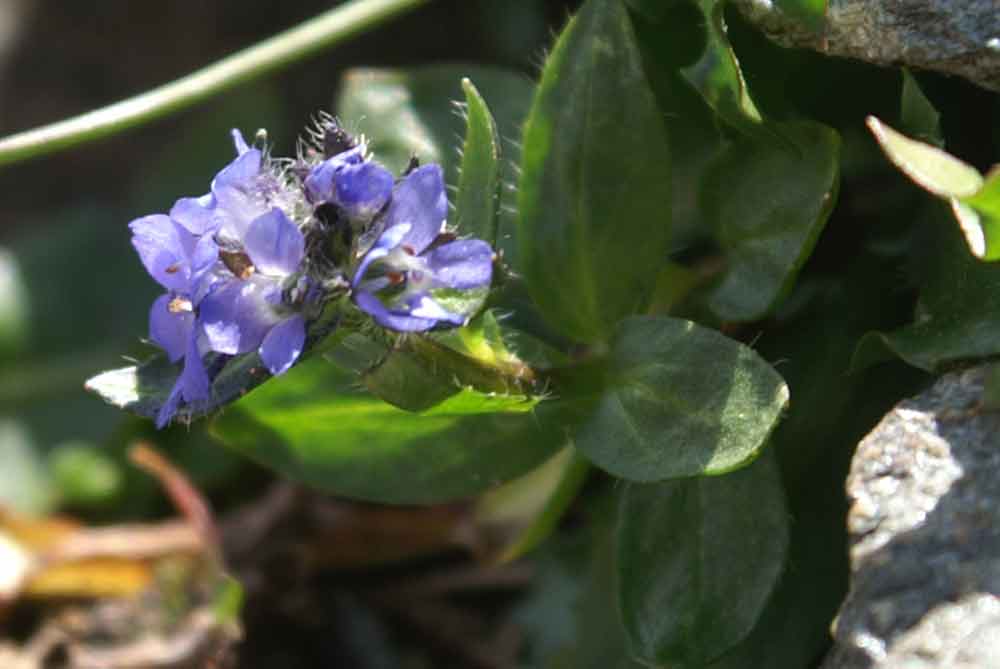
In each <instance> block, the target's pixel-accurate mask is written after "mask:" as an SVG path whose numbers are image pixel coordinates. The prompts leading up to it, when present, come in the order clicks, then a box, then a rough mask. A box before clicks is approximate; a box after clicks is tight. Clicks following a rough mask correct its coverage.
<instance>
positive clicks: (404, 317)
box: [354, 291, 437, 332]
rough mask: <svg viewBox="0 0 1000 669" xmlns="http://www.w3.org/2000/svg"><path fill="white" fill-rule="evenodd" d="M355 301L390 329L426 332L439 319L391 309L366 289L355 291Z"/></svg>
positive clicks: (376, 320) (379, 322) (377, 321)
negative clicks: (418, 316)
mask: <svg viewBox="0 0 1000 669" xmlns="http://www.w3.org/2000/svg"><path fill="white" fill-rule="evenodd" d="M354 302H355V304H357V305H358V307H359V308H360V309H361V310H362V311H364V312H365V313H366V314H368V315H369V316H371V317H372V318H373V319H374V320H375V322H376V323H378V324H379V325H381V326H382V327H384V328H389V329H390V330H397V331H399V332H424V331H426V330H430V329H431V328H433V327H434V326H435V325H437V321H436V320H434V319H433V318H417V317H414V316H410V315H408V314H405V313H399V312H395V311H390V310H389V309H387V308H386V306H385V305H384V304H382V301H381V300H380V299H378V298H377V297H375V296H374V295H372V294H371V293H366V292H364V291H358V292H355V293H354Z"/></svg>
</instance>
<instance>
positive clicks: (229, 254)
mask: <svg viewBox="0 0 1000 669" xmlns="http://www.w3.org/2000/svg"><path fill="white" fill-rule="evenodd" d="M219 259H220V260H222V264H223V265H225V266H226V267H227V268H229V271H230V272H232V273H233V276H235V277H236V278H238V279H243V280H244V281H246V280H247V279H249V278H250V276H251V275H252V274H253V273H254V271H255V268H254V266H253V261H251V260H250V256H248V255H247V254H246V253H243V252H242V251H235V252H234V251H221V250H220V251H219Z"/></svg>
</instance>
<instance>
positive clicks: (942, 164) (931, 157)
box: [867, 116, 983, 200]
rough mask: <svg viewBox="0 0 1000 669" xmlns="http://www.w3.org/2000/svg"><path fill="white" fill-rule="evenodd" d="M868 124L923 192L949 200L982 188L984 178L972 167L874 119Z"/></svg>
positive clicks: (871, 118)
mask: <svg viewBox="0 0 1000 669" xmlns="http://www.w3.org/2000/svg"><path fill="white" fill-rule="evenodd" d="M867 123H868V129H869V130H871V131H872V134H873V135H875V139H876V140H878V143H879V145H881V147H882V150H883V151H884V152H885V155H886V156H888V158H889V160H891V161H892V162H893V164H894V165H895V166H896V167H898V168H899V169H900V170H901V171H902V172H903V173H904V174H905V175H906V176H908V177H910V178H911V179H913V181H914V182H916V184H917V185H918V186H920V187H921V188H923V189H924V190H926V191H928V192H930V193H933V194H934V195H937V196H938V197H941V198H944V199H946V200H947V199H950V198H962V197H968V196H970V195H973V194H974V193H976V192H977V191H978V190H979V189H980V188H981V187H982V185H983V177H982V176H981V175H980V174H979V172H978V171H977V170H976V168H974V167H972V166H971V165H968V164H966V163H963V162H962V161H961V160H959V159H958V158H955V157H954V156H952V155H951V154H949V153H946V152H945V151H942V150H941V149H939V148H937V147H934V146H930V145H929V144H924V143H923V142H918V141H916V140H914V139H910V138H909V137H907V136H905V135H903V134H901V133H898V132H896V131H895V130H893V129H892V128H890V127H889V126H887V125H886V124H884V123H882V122H881V121H880V120H878V119H877V118H875V117H874V116H869V117H868V121H867Z"/></svg>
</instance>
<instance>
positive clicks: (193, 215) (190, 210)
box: [170, 193, 219, 235]
mask: <svg viewBox="0 0 1000 669" xmlns="http://www.w3.org/2000/svg"><path fill="white" fill-rule="evenodd" d="M170 218H172V219H174V220H175V221H177V222H178V223H180V224H181V225H183V226H184V227H185V228H186V229H187V230H188V232H190V233H192V234H195V235H205V234H208V233H210V232H212V231H214V230H215V229H216V228H217V227H219V220H218V218H217V216H216V214H215V198H214V197H212V194H211V193H207V194H205V195H202V196H201V197H182V198H181V199H179V200H177V202H175V203H174V206H173V207H172V208H171V209H170Z"/></svg>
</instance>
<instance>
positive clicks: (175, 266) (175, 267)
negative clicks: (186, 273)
mask: <svg viewBox="0 0 1000 669" xmlns="http://www.w3.org/2000/svg"><path fill="white" fill-rule="evenodd" d="M180 269H181V266H180V265H178V264H176V263H175V264H173V265H171V266H170V267H168V268H166V269H165V270H163V271H164V272H166V273H167V274H177V272H178V271H180Z"/></svg>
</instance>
